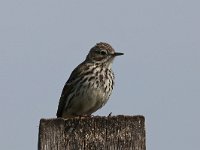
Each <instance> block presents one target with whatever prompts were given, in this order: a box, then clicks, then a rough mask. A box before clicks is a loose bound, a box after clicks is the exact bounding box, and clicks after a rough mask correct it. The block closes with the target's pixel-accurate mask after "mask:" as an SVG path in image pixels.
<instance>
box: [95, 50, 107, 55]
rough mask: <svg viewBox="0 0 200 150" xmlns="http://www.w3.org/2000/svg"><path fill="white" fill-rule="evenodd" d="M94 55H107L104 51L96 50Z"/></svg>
mask: <svg viewBox="0 0 200 150" xmlns="http://www.w3.org/2000/svg"><path fill="white" fill-rule="evenodd" d="M96 53H97V54H100V55H107V51H105V50H101V51H100V50H97V51H96Z"/></svg>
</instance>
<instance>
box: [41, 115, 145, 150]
mask: <svg viewBox="0 0 200 150" xmlns="http://www.w3.org/2000/svg"><path fill="white" fill-rule="evenodd" d="M145 149H146V146H145V118H144V117H143V116H112V117H100V116H96V117H91V118H84V119H81V118H72V119H67V120H64V119H41V120H40V127H39V137H38V150H145Z"/></svg>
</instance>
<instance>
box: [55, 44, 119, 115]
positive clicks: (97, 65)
mask: <svg viewBox="0 0 200 150" xmlns="http://www.w3.org/2000/svg"><path fill="white" fill-rule="evenodd" d="M118 55H123V53H116V52H115V51H114V49H113V48H112V47H111V46H110V45H109V44H107V43H102V42H101V43H97V44H96V45H95V46H94V47H93V48H92V49H91V50H90V51H89V53H88V55H87V57H86V59H85V61H83V62H82V63H81V64H80V65H78V66H77V67H76V68H75V69H74V70H73V72H72V73H71V75H70V77H69V79H68V81H67V82H66V84H65V86H64V88H63V91H62V94H61V97H60V101H59V106H58V110H57V117H63V118H67V117H71V116H84V115H91V114H92V113H93V112H95V111H97V110H98V109H100V108H101V107H102V106H103V105H104V104H105V103H106V102H107V100H108V99H109V97H110V95H111V92H112V89H113V85H114V74H113V72H112V69H111V65H112V61H113V59H114V57H115V56H118Z"/></svg>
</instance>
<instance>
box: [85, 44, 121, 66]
mask: <svg viewBox="0 0 200 150" xmlns="http://www.w3.org/2000/svg"><path fill="white" fill-rule="evenodd" d="M120 55H123V53H119V52H115V50H114V49H113V48H112V46H111V45H110V44H108V43H103V42H100V43H97V44H96V45H95V46H94V47H92V48H91V50H90V51H89V54H88V55H87V57H86V61H89V62H92V63H96V64H102V65H105V66H110V65H111V64H112V61H113V59H114V58H115V57H116V56H120Z"/></svg>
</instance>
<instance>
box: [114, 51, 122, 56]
mask: <svg viewBox="0 0 200 150" xmlns="http://www.w3.org/2000/svg"><path fill="white" fill-rule="evenodd" d="M113 55H114V56H120V55H124V53H119V52H115V53H114V54H113Z"/></svg>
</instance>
